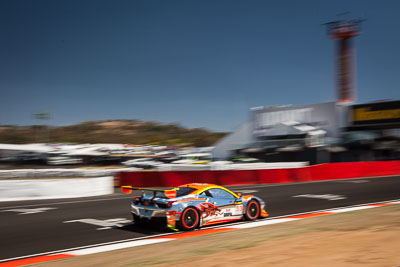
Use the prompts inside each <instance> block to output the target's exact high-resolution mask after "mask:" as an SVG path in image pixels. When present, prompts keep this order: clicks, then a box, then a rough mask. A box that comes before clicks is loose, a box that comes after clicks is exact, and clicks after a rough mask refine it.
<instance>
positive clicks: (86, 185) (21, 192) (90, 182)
mask: <svg viewBox="0 0 400 267" xmlns="http://www.w3.org/2000/svg"><path fill="white" fill-rule="evenodd" d="M113 187H114V178H113V177H112V176H106V177H96V178H79V179H74V178H71V179H40V180H38V179H34V180H0V201H16V200H37V199H59V198H74V197H90V196H99V195H107V194H112V193H113V192H114V188H113Z"/></svg>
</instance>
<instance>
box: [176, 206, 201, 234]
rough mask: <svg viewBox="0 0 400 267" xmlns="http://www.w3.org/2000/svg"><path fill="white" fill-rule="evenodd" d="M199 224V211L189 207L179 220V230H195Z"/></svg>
mask: <svg viewBox="0 0 400 267" xmlns="http://www.w3.org/2000/svg"><path fill="white" fill-rule="evenodd" d="M199 222H200V216H199V213H198V212H197V210H196V209H195V208H193V207H188V208H186V209H185V210H184V211H183V212H182V215H181V219H180V220H179V229H181V230H184V231H190V230H194V229H196V227H197V226H198V225H199Z"/></svg>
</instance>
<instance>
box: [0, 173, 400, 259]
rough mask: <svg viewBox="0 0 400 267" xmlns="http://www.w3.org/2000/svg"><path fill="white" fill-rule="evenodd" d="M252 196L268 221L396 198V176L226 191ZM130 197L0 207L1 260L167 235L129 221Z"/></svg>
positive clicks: (399, 181) (399, 194)
mask: <svg viewBox="0 0 400 267" xmlns="http://www.w3.org/2000/svg"><path fill="white" fill-rule="evenodd" d="M229 188H231V189H232V190H233V191H235V192H242V193H243V194H254V195H257V196H259V197H261V198H262V199H264V201H265V202H266V204H267V211H268V212H269V214H270V217H278V216H284V215H290V214H296V213H302V212H309V211H315V210H321V209H328V208H337V207H343V206H350V205H357V204H364V203H371V202H379V201H386V200H394V199H400V190H399V189H400V176H392V177H384V178H362V179H348V180H336V181H326V182H310V183H294V184H279V185H248V186H234V187H229ZM131 199H132V195H125V194H122V193H120V192H116V193H114V194H113V195H108V196H101V197H91V198H80V199H60V200H41V201H16V202H1V203H0V236H1V239H0V248H1V250H0V260H5V259H11V258H15V257H22V256H28V255H33V254H39V253H45V252H50V251H57V250H62V249H68V248H75V247H80V246H86V245H94V244H99V243H105V242H111V241H119V240H125V239H131V238H138V237H146V236H149V235H154V234H160V233H168V232H166V231H165V230H164V231H163V230H161V229H157V228H155V227H146V228H140V227H138V226H135V225H134V224H132V223H130V220H131V218H130V212H129V211H130V208H129V205H130V201H131Z"/></svg>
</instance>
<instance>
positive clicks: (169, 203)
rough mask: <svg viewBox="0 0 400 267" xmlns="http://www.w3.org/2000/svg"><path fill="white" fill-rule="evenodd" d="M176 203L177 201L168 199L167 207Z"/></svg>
mask: <svg viewBox="0 0 400 267" xmlns="http://www.w3.org/2000/svg"><path fill="white" fill-rule="evenodd" d="M174 203H175V201H168V202H167V208H171V207H172V204H174Z"/></svg>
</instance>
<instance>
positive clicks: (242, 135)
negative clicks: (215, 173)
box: [213, 100, 400, 164]
mask: <svg viewBox="0 0 400 267" xmlns="http://www.w3.org/2000/svg"><path fill="white" fill-rule="evenodd" d="M399 129H400V101H399V100H396V101H380V102H372V103H365V104H349V103H345V104H344V103H341V102H327V103H318V104H310V105H301V106H273V107H257V108H252V109H250V120H249V121H247V122H245V123H244V124H242V125H241V126H240V127H239V128H238V129H236V131H234V132H233V133H231V134H230V135H228V136H226V137H225V138H223V139H222V140H220V141H219V142H218V143H216V144H215V148H214V150H213V157H214V159H217V160H224V159H234V158H240V157H252V158H257V159H259V160H261V161H266V162H287V161H309V162H310V164H317V163H325V162H345V161H372V160H394V159H400V135H399V133H400V130H399Z"/></svg>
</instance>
